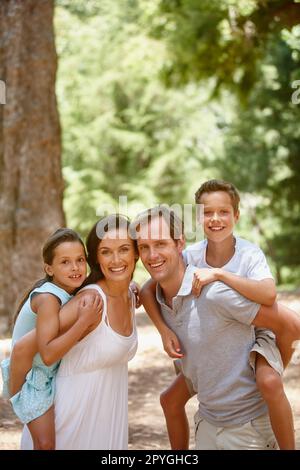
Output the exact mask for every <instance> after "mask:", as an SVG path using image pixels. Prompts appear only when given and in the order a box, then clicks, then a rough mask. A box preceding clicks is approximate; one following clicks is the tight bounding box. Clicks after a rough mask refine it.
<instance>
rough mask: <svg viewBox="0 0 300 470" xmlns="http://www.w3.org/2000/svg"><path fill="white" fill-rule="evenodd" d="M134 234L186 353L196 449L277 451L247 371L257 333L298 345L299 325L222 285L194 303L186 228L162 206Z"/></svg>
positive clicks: (284, 313) (163, 311)
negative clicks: (194, 393) (271, 334)
mask: <svg viewBox="0 0 300 470" xmlns="http://www.w3.org/2000/svg"><path fill="white" fill-rule="evenodd" d="M133 227H134V228H135V231H136V237H137V243H138V249H139V254H140V257H141V260H142V262H143V264H144V266H145V268H146V269H147V270H148V272H149V273H150V275H151V277H152V279H153V280H154V281H155V282H156V283H157V287H156V298H157V301H158V303H159V306H160V311H161V314H162V317H163V320H164V322H165V323H166V324H167V325H168V327H169V328H171V329H172V330H173V331H174V332H175V333H176V335H177V336H178V338H179V340H180V342H181V345H182V346H183V348H184V351H183V352H184V357H183V359H182V363H183V372H184V375H185V376H186V377H187V378H188V379H190V380H191V381H192V383H193V387H194V389H195V390H198V394H197V398H198V402H199V407H198V411H197V413H196V416H195V424H196V448H197V449H271V448H275V447H276V440H275V437H274V434H273V432H272V429H271V426H270V421H269V417H268V415H267V409H266V405H265V403H264V401H263V399H262V397H261V395H260V393H259V391H258V389H257V386H256V382H255V376H254V373H253V369H252V368H251V366H250V363H249V352H250V350H251V348H252V345H253V343H254V329H253V326H252V325H255V326H258V327H265V328H270V329H272V330H273V331H274V332H275V333H276V334H277V335H278V336H280V337H281V338H284V339H285V340H287V339H288V340H289V341H291V342H292V341H294V340H295V339H298V338H299V337H300V319H299V318H298V317H297V315H296V314H294V312H292V311H290V310H289V309H287V308H285V307H280V309H279V308H278V306H277V305H274V306H273V307H261V306H259V305H258V304H255V303H253V302H251V301H249V300H247V299H245V298H244V297H242V296H241V295H240V294H238V293H237V292H236V291H235V290H233V289H231V288H230V287H228V286H226V285H225V284H223V283H221V282H213V283H211V284H208V285H207V286H205V287H204V288H203V290H202V293H201V295H200V297H199V298H195V297H194V296H193V295H192V294H191V289H192V282H193V276H194V272H195V269H196V268H195V267H193V266H190V265H189V266H187V267H186V266H185V263H184V260H183V258H182V250H183V248H184V237H183V224H182V222H181V221H180V220H179V219H178V218H177V217H176V215H175V214H174V212H172V211H170V210H169V209H167V208H166V207H165V206H158V207H156V208H153V209H149V210H148V211H146V212H145V213H143V214H141V215H140V216H139V217H138V218H137V219H136V220H135V221H134V223H133ZM163 320H161V323H163ZM157 322H159V320H157ZM156 325H157V326H158V328H159V325H158V323H156ZM159 329H160V328H159Z"/></svg>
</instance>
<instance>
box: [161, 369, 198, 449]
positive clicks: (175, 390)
mask: <svg viewBox="0 0 300 470" xmlns="http://www.w3.org/2000/svg"><path fill="white" fill-rule="evenodd" d="M190 398H191V393H190V390H189V389H188V386H187V383H186V380H185V377H184V375H183V374H182V373H180V374H179V375H178V376H177V377H176V378H175V380H174V381H173V382H172V384H171V385H170V386H169V387H168V388H167V390H165V391H164V392H162V394H161V395H160V404H161V406H162V408H163V411H164V415H165V418H166V424H167V429H168V434H169V440H170V444H171V449H173V450H182V449H188V448H189V438H190V428H189V422H188V419H187V416H186V413H185V408H184V407H185V405H186V403H187V402H188V400H189V399H190Z"/></svg>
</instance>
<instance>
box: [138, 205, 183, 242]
mask: <svg viewBox="0 0 300 470" xmlns="http://www.w3.org/2000/svg"><path fill="white" fill-rule="evenodd" d="M154 217H163V219H164V220H165V222H166V223H167V225H168V227H169V230H170V236H171V238H172V239H173V240H174V241H175V242H177V241H178V240H179V239H180V238H181V237H182V236H183V235H184V224H183V221H182V220H181V218H180V217H178V215H177V214H176V213H175V212H174V211H173V210H172V209H170V208H169V207H168V206H167V205H166V204H160V205H158V206H155V207H152V208H151V209H147V210H145V211H144V212H141V213H140V214H138V216H137V217H136V219H135V220H134V221H133V222H132V223H131V228H130V231H131V236H132V237H133V238H137V233H136V232H138V231H139V228H140V226H141V225H145V224H148V223H149V222H151V220H152V219H153V218H154Z"/></svg>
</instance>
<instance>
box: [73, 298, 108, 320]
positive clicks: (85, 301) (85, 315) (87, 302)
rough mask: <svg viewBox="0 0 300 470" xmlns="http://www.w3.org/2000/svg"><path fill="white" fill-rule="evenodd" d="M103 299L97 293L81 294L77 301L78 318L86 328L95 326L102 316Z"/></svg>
mask: <svg viewBox="0 0 300 470" xmlns="http://www.w3.org/2000/svg"><path fill="white" fill-rule="evenodd" d="M102 311H103V300H102V297H101V295H99V294H90V293H89V294H86V295H83V296H82V297H81V298H80V300H79V303H78V318H79V319H80V320H81V321H82V322H84V326H85V327H86V328H90V327H92V326H97V325H98V324H99V323H100V321H101V318H102Z"/></svg>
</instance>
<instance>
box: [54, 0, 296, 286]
mask: <svg viewBox="0 0 300 470" xmlns="http://www.w3.org/2000/svg"><path fill="white" fill-rule="evenodd" d="M56 5H57V7H56V19H55V24H56V42H57V51H58V56H59V73H58V82H57V95H58V100H59V109H60V114H61V121H62V127H63V165H64V177H65V181H66V191H65V200H64V205H65V210H66V214H67V219H68V224H69V225H70V226H72V227H74V228H76V229H77V230H79V231H80V232H81V233H83V234H86V232H87V231H88V230H89V228H90V227H91V225H92V224H93V223H94V221H95V220H96V218H97V217H99V215H101V213H102V212H103V211H104V210H105V209H106V210H108V211H109V210H117V209H118V201H119V197H120V196H122V195H126V196H127V198H128V204H129V207H128V208H127V209H126V208H125V209H126V210H127V212H128V213H129V215H131V216H134V215H135V214H136V212H138V210H142V209H143V208H144V207H149V206H153V205H154V204H156V203H158V202H160V203H162V202H164V203H169V204H174V203H181V204H184V203H192V202H193V199H194V193H195V191H196V189H197V188H198V187H199V185H200V184H201V183H202V182H203V181H204V180H206V179H208V178H215V177H222V178H225V179H228V180H230V181H233V182H234V183H235V184H236V185H237V187H238V188H239V190H240V191H241V193H242V206H243V216H242V218H241V221H240V223H239V227H240V228H239V230H240V233H241V234H242V235H243V236H244V237H246V238H249V239H251V240H253V241H254V242H257V243H260V244H262V246H263V248H264V249H265V250H266V252H267V254H268V255H269V257H270V258H269V259H271V262H272V263H273V267H274V271H276V273H277V276H278V279H279V280H280V279H281V277H282V280H283V281H285V282H289V281H291V282H295V281H296V280H297V279H298V274H299V269H297V266H298V265H299V264H300V255H299V253H300V251H299V249H298V246H299V241H300V240H299V239H300V234H299V230H298V229H297V227H298V225H299V220H298V219H299V213H300V207H299V206H300V202H299V201H300V158H299V150H300V130H299V129H300V128H299V112H300V105H299V104H298V105H297V104H293V103H292V101H291V97H292V93H293V92H294V91H295V90H294V89H293V88H292V83H293V81H295V80H299V79H300V75H299V70H300V69H299V61H300V26H299V25H297V23H299V22H300V8H299V4H297V2H294V1H292V0H275V1H270V0H224V1H223V2H220V1H218V0H209V1H208V0H202V1H201V2H199V1H198V0H180V1H179V0H151V1H149V0H114V1H113V2H112V1H111V0H101V2H99V1H96V0H90V1H85V0H56ZM166 85H167V86H166ZM125 209H124V210H125ZM283 267H284V268H283ZM291 267H293V268H292V269H291ZM139 272H140V273H141V272H142V269H141V268H140V267H139ZM141 276H143V275H142V274H141Z"/></svg>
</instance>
